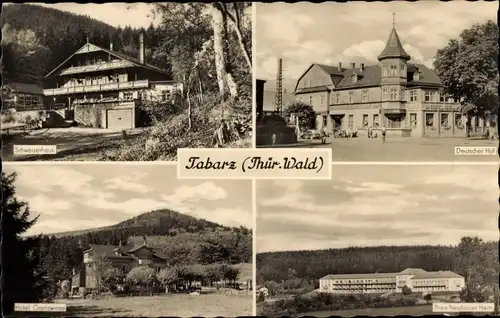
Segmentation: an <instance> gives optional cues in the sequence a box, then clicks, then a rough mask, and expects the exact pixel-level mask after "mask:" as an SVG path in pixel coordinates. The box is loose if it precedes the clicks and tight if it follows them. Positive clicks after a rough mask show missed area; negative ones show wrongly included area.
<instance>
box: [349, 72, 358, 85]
mask: <svg viewBox="0 0 500 318" xmlns="http://www.w3.org/2000/svg"><path fill="white" fill-rule="evenodd" d="M351 80H352V82H353V83H356V82H357V81H358V74H356V73H354V74H352V76H351Z"/></svg>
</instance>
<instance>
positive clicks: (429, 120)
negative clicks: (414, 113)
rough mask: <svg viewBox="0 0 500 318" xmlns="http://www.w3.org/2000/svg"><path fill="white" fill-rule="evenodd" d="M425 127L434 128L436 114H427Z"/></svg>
mask: <svg viewBox="0 0 500 318" xmlns="http://www.w3.org/2000/svg"><path fill="white" fill-rule="evenodd" d="M425 126H426V127H434V114H433V113H426V114H425Z"/></svg>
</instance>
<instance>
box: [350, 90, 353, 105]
mask: <svg viewBox="0 0 500 318" xmlns="http://www.w3.org/2000/svg"><path fill="white" fill-rule="evenodd" d="M351 103H354V92H349V104H351Z"/></svg>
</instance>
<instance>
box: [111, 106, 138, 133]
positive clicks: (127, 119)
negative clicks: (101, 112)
mask: <svg viewBox="0 0 500 318" xmlns="http://www.w3.org/2000/svg"><path fill="white" fill-rule="evenodd" d="M133 127H134V125H133V122H132V109H110V110H108V111H107V128H109V129H130V128H133Z"/></svg>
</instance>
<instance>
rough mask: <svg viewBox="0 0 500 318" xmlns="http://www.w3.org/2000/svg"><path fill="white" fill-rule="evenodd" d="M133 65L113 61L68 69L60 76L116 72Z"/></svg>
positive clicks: (127, 62) (122, 61)
mask: <svg viewBox="0 0 500 318" xmlns="http://www.w3.org/2000/svg"><path fill="white" fill-rule="evenodd" d="M132 66H134V64H132V63H131V62H129V61H125V60H121V61H112V62H101V63H98V64H92V65H82V66H72V67H69V68H66V69H63V70H62V71H61V73H59V74H60V75H70V74H80V73H89V72H98V71H105V70H114V69H119V68H123V67H132Z"/></svg>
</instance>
